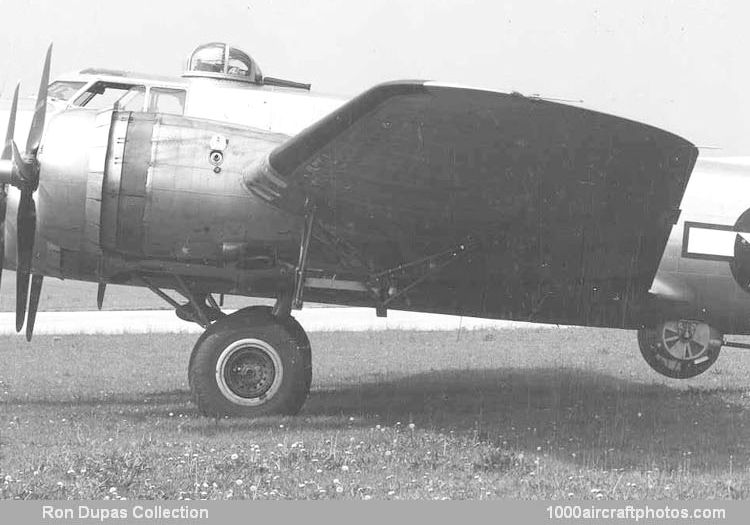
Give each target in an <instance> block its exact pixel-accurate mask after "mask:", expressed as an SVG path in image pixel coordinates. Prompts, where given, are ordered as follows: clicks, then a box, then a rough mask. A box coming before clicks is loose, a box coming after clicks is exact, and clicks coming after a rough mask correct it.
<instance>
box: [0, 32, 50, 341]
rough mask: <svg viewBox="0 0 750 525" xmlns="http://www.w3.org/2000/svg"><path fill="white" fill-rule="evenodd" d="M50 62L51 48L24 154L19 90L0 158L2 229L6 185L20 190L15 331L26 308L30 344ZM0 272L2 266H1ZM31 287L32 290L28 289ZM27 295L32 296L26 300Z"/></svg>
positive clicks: (1, 236) (37, 285)
mask: <svg viewBox="0 0 750 525" xmlns="http://www.w3.org/2000/svg"><path fill="white" fill-rule="evenodd" d="M51 59H52V44H50V46H49V48H48V49H47V56H46V58H45V61H44V68H43V69H42V79H41V82H40V84H39V91H38V93H37V98H36V107H35V108H34V116H33V118H32V120H31V128H30V129H29V136H28V138H27V139H26V148H25V151H24V152H23V153H21V152H20V150H19V149H18V145H17V144H16V142H15V140H14V137H13V135H14V130H15V123H16V112H17V109H18V87H16V91H15V93H14V95H13V103H12V105H11V111H10V117H9V120H8V131H7V133H6V137H5V143H4V147H3V151H2V156H0V186H1V187H2V188H1V189H2V192H0V193H2V195H1V196H0V216H2V222H3V226H4V222H5V211H6V201H7V192H6V184H11V185H13V186H15V187H16V188H18V189H19V190H21V196H20V198H19V200H18V213H17V217H16V219H17V222H16V249H17V258H16V273H17V277H16V331H17V332H20V331H21V329H22V328H23V325H24V320H26V310H27V305H28V314H29V316H28V322H27V323H26V339H27V340H29V341H30V340H31V335H32V333H33V330H34V321H35V319H36V312H37V308H38V306H39V297H40V296H41V288H42V280H43V276H41V275H34V276H33V278H31V260H32V258H33V253H34V236H35V235H36V203H35V202H34V192H35V191H36V189H37V188H38V187H39V168H40V165H39V160H38V158H37V156H38V153H39V148H40V146H41V142H42V134H43V133H44V122H45V119H46V114H47V86H48V85H49V71H50V63H51ZM0 240H1V243H2V248H3V250H2V251H0V255H2V257H0V259H2V258H4V253H5V252H4V248H5V229H4V227H3V228H2V233H0ZM0 270H2V262H0ZM30 285H31V290H29V286H30ZM29 292H31V296H30V297H29Z"/></svg>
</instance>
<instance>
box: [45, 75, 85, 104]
mask: <svg viewBox="0 0 750 525" xmlns="http://www.w3.org/2000/svg"><path fill="white" fill-rule="evenodd" d="M84 85H86V83H85V82H73V81H67V80H57V81H55V82H52V84H50V85H49V88H47V96H48V97H50V98H53V99H56V100H69V99H70V98H71V97H72V96H73V95H75V94H76V92H77V91H78V90H79V89H81V88H82V87H83V86H84Z"/></svg>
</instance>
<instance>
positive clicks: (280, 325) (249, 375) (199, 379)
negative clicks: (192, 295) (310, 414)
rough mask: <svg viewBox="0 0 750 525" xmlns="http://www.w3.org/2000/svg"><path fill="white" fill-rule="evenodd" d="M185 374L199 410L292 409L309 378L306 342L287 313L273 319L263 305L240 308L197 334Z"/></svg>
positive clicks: (248, 412) (248, 413)
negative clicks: (281, 317) (198, 336)
mask: <svg viewBox="0 0 750 525" xmlns="http://www.w3.org/2000/svg"><path fill="white" fill-rule="evenodd" d="M188 378H189V382H190V390H191V393H192V396H193V401H194V402H195V403H196V405H197V406H198V409H199V410H200V412H201V413H202V414H204V415H207V416H214V417H221V416H244V417H256V416H262V415H277V414H296V413H297V412H299V410H300V408H302V405H303V404H304V402H305V400H306V399H307V395H308V393H309V391H310V383H311V381H312V363H311V356H310V342H309V340H308V339H307V336H306V335H305V333H304V330H302V327H301V326H300V325H299V323H297V322H296V321H295V320H294V319H293V318H291V317H288V318H286V319H283V320H282V319H278V318H276V317H274V316H273V315H271V309H270V308H268V307H252V308H247V309H244V310H240V311H237V312H235V313H233V314H231V315H228V316H226V317H224V318H222V319H220V320H218V321H216V322H215V323H214V324H212V325H211V326H210V327H209V328H208V329H207V330H206V332H205V333H204V334H203V335H202V336H201V337H200V338H199V339H198V342H197V343H196V345H195V348H193V354H192V355H191V357H190V365H189V370H188Z"/></svg>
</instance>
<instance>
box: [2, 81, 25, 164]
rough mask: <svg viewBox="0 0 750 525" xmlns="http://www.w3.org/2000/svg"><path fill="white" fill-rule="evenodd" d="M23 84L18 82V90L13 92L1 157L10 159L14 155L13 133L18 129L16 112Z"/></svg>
mask: <svg viewBox="0 0 750 525" xmlns="http://www.w3.org/2000/svg"><path fill="white" fill-rule="evenodd" d="M20 87H21V84H20V83H19V84H16V90H15V91H14V92H13V102H12V103H11V105H10V113H8V128H7V130H6V132H5V142H4V143H3V152H2V154H1V155H0V159H9V158H11V156H12V155H13V147H12V146H11V143H12V142H13V135H14V133H15V130H16V113H17V112H18V90H19V88H20Z"/></svg>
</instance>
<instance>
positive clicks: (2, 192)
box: [0, 83, 21, 284]
mask: <svg viewBox="0 0 750 525" xmlns="http://www.w3.org/2000/svg"><path fill="white" fill-rule="evenodd" d="M20 87H21V84H20V83H19V84H16V90H15V91H14V92H13V102H12V103H11V105H10V113H8V127H7V129H6V131H5V142H3V150H2V152H0V159H2V160H9V159H11V158H13V135H14V133H15V130H16V113H17V112H18V90H19V88H20ZM7 205H8V190H7V189H6V188H5V184H0V284H1V283H2V280H3V268H4V267H5V212H6V211H7Z"/></svg>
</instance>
